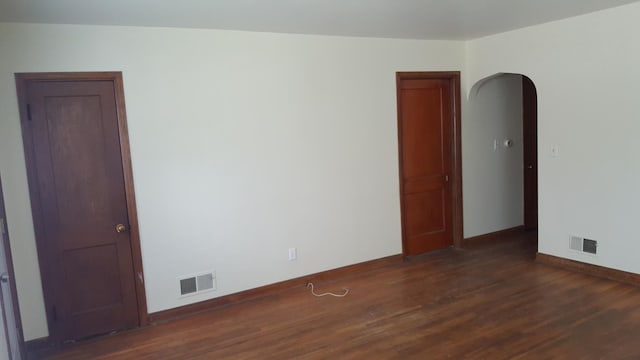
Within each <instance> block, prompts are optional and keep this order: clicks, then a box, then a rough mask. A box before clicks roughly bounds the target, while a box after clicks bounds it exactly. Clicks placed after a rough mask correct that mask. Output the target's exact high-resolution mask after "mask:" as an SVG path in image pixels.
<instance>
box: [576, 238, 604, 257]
mask: <svg viewBox="0 0 640 360" xmlns="http://www.w3.org/2000/svg"><path fill="white" fill-rule="evenodd" d="M569 249H571V250H575V251H581V252H586V253H589V254H592V255H595V254H596V253H597V252H598V242H597V241H595V240H591V239H585V238H581V237H578V236H572V237H571V242H570V243H569Z"/></svg>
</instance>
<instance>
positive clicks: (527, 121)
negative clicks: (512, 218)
mask: <svg viewBox="0 0 640 360" xmlns="http://www.w3.org/2000/svg"><path fill="white" fill-rule="evenodd" d="M522 114H523V139H524V144H523V146H524V226H525V228H526V229H529V230H531V229H536V228H538V96H537V94H536V87H535V85H534V84H533V82H532V81H531V80H530V79H529V78H528V77H526V76H523V77H522Z"/></svg>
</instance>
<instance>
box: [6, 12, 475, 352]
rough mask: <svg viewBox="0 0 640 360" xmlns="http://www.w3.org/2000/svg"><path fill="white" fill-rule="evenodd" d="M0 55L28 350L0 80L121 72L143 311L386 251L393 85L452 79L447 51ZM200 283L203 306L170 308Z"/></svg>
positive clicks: (156, 42) (35, 38) (34, 33)
mask: <svg viewBox="0 0 640 360" xmlns="http://www.w3.org/2000/svg"><path fill="white" fill-rule="evenodd" d="M0 53H1V54H2V59H1V61H2V62H1V63H0V108H1V109H2V112H1V113H0V144H3V145H2V146H3V147H2V151H0V173H2V174H3V180H4V186H5V188H6V189H5V193H6V194H7V196H6V199H5V200H6V207H7V213H8V217H9V218H10V219H11V223H10V226H11V229H10V231H11V235H12V240H13V243H12V252H13V256H14V262H15V264H16V269H15V270H16V278H17V283H18V293H19V301H20V307H21V310H22V320H23V323H24V329H25V338H26V340H30V339H34V338H38V337H42V336H46V335H47V329H46V322H45V315H44V311H43V301H42V294H41V290H40V279H39V275H38V269H37V260H36V259H37V258H36V252H35V243H34V235H33V226H32V222H31V214H30V208H29V200H28V189H27V181H26V174H25V167H24V157H23V154H22V143H21V135H20V127H19V119H18V108H17V103H16V93H15V85H14V79H13V73H15V72H41V71H107V70H115V71H122V72H123V76H124V86H125V97H126V103H127V104H126V105H127V115H128V121H129V132H130V138H131V153H132V161H133V172H134V180H135V185H136V195H137V200H138V214H139V220H140V231H141V241H142V251H143V263H144V270H145V275H146V290H147V297H148V299H147V301H148V306H149V311H150V312H156V311H160V310H164V309H169V308H173V307H177V306H180V305H185V304H188V303H192V302H196V301H201V300H205V299H207V298H210V297H217V296H222V295H226V294H230V293H234V292H238V291H241V290H245V289H249V288H254V287H258V286H261V285H265V284H269V283H273V282H277V281H281V280H286V279H290V278H294V277H297V276H301V275H304V274H309V273H315V272H319V271H323V270H327V269H331V268H336V267H340V266H343V265H348V264H353V263H358V262H362V261H366V260H371V259H376V258H380V257H384V256H388V255H393V254H398V253H400V251H401V242H400V213H399V196H398V160H397V157H398V155H397V154H398V152H397V131H396V121H397V120H396V101H395V99H396V94H395V72H396V71H431V70H461V69H462V68H463V67H464V43H461V42H439V41H415V40H390V39H363V38H342V37H323V36H302V35H277V34H266V33H249V32H232V31H214V30H193V29H189V30H187V29H182V30H181V29H162V28H133V27H100V26H66V25H63V26H60V25H26V24H0ZM289 247H297V248H298V260H297V261H295V262H289V261H287V249H288V248H289ZM211 269H213V270H215V271H216V273H217V281H218V284H217V286H218V290H217V291H216V292H214V293H209V294H206V295H202V296H195V297H190V298H186V299H179V298H178V296H177V291H178V287H177V280H176V279H177V278H178V277H179V276H182V275H186V274H192V273H195V272H200V271H204V270H211Z"/></svg>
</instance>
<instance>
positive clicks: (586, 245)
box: [582, 239, 598, 255]
mask: <svg viewBox="0 0 640 360" xmlns="http://www.w3.org/2000/svg"><path fill="white" fill-rule="evenodd" d="M582 251H584V252H586V253H589V254H593V255H595V254H596V252H598V242H597V241H595V240H591V239H584V241H583V242H582Z"/></svg>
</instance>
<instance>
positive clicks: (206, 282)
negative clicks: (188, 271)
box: [178, 271, 216, 296]
mask: <svg viewBox="0 0 640 360" xmlns="http://www.w3.org/2000/svg"><path fill="white" fill-rule="evenodd" d="M178 281H179V283H180V296H187V295H193V294H197V293H201V292H205V291H213V290H215V289H216V273H215V271H211V272H207V273H202V274H197V275H193V276H189V277H186V278H183V279H179V280H178Z"/></svg>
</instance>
